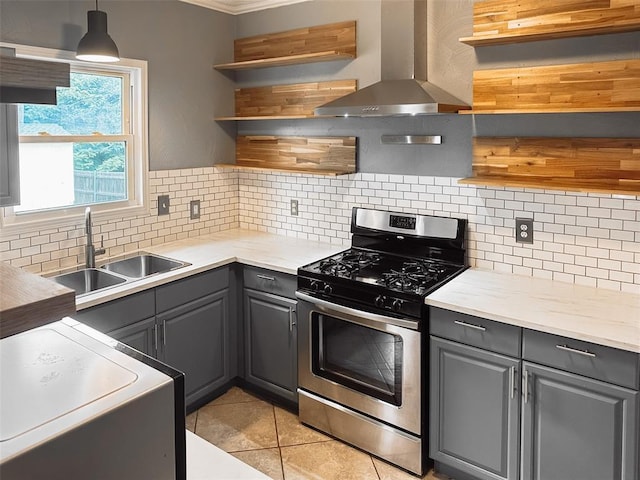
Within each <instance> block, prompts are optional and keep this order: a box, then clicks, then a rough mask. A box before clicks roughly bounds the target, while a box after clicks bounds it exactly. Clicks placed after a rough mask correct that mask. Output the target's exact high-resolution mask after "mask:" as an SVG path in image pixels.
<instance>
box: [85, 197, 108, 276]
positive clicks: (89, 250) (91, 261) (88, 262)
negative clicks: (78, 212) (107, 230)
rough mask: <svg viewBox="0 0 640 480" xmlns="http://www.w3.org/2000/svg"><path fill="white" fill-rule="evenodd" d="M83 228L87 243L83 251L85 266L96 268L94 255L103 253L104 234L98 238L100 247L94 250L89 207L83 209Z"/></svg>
mask: <svg viewBox="0 0 640 480" xmlns="http://www.w3.org/2000/svg"><path fill="white" fill-rule="evenodd" d="M84 228H85V230H86V233H87V245H86V247H85V252H84V253H85V255H84V258H85V262H84V263H85V267H86V268H96V255H103V254H104V253H105V249H104V235H103V236H102V238H101V239H100V248H99V249H98V250H96V247H95V246H94V245H93V234H92V232H91V207H87V209H86V210H85V211H84Z"/></svg>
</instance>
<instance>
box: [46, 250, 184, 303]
mask: <svg viewBox="0 0 640 480" xmlns="http://www.w3.org/2000/svg"><path fill="white" fill-rule="evenodd" d="M187 265H190V264H189V263H186V262H181V261H179V260H174V259H172V258H167V257H161V256H159V255H153V254H151V253H142V252H141V253H138V254H136V255H135V256H131V257H128V258H124V259H122V260H114V261H112V262H108V263H105V264H104V265H102V266H101V267H100V268H84V269H82V270H76V271H74V272H70V273H63V274H61V275H56V276H54V277H51V280H53V281H54V282H57V283H59V284H61V285H64V286H65V287H68V288H70V289H72V290H75V292H76V296H77V295H84V294H88V293H93V292H95V291H98V290H102V289H104V288H109V287H115V286H116V285H121V284H123V283H126V282H131V281H135V280H140V279H142V278H145V277H149V276H151V275H155V274H159V273H165V272H169V271H171V270H175V269H177V268H181V267H185V266H187Z"/></svg>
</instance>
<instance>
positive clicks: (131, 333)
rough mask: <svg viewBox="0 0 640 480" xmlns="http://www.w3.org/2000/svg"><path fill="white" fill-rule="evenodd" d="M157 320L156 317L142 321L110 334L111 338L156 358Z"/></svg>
mask: <svg viewBox="0 0 640 480" xmlns="http://www.w3.org/2000/svg"><path fill="white" fill-rule="evenodd" d="M155 332H156V319H155V318H154V317H151V318H147V319H145V320H140V321H138V322H136V323H134V324H133V325H128V326H126V327H123V328H120V329H118V330H114V331H112V332H109V336H110V337H112V338H115V339H116V340H118V341H119V342H122V343H124V344H126V345H129V346H130V347H132V348H135V349H136V350H138V351H139V352H142V353H144V354H146V355H149V356H150V357H155V351H156V346H155V338H154V334H155Z"/></svg>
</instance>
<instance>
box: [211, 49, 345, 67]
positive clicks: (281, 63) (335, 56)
mask: <svg viewBox="0 0 640 480" xmlns="http://www.w3.org/2000/svg"><path fill="white" fill-rule="evenodd" d="M351 58H354V57H353V55H351V54H347V53H343V52H337V51H335V50H333V51H328V52H318V53H303V54H300V55H289V56H286V57H279V58H264V59H261V60H250V61H247V62H233V63H221V64H219V65H214V68H215V69H217V70H252V69H255V68H267V67H285V66H287V65H300V64H304V63H317V62H331V61H333V60H346V59H351Z"/></svg>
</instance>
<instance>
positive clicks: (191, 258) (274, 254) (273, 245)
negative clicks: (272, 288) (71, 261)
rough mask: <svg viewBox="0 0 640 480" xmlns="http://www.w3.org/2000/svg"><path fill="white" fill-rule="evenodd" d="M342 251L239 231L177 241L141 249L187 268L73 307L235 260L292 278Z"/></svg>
mask: <svg viewBox="0 0 640 480" xmlns="http://www.w3.org/2000/svg"><path fill="white" fill-rule="evenodd" d="M345 248H346V247H345V246H344V245H332V244H328V243H321V242H313V241H309V240H300V239H297V238H292V237H284V236H281V235H274V234H270V233H264V232H256V231H252V230H240V229H234V230H225V231H223V232H218V233H212V234H210V235H204V236H200V237H193V238H188V239H185V240H178V241H176V242H171V243H167V244H165V245H162V246H156V247H149V248H145V249H144V251H146V252H150V253H155V254H158V255H163V256H166V257H170V258H173V259H176V260H181V261H183V262H188V263H190V264H191V265H189V266H186V267H182V268H180V269H177V270H173V271H171V272H167V273H162V274H158V275H152V276H150V277H147V278H143V279H140V280H135V281H132V282H127V283H125V284H122V285H118V286H116V287H111V288H107V289H104V290H100V291H98V292H95V293H92V294H88V295H83V296H81V297H79V298H77V299H76V308H77V309H78V310H82V309H84V308H88V307H91V306H94V305H97V304H100V303H104V302H108V301H110V300H115V299H116V298H120V297H123V296H126V295H130V294H132V293H136V292H139V291H142V290H146V289H148V288H152V287H156V286H158V285H162V284H164V283H168V282H172V281H174V280H179V279H181V278H185V277H188V276H190V275H193V274H196V273H200V272H204V271H206V270H210V269H212V268H215V267H220V266H222V265H227V264H230V263H233V262H236V261H237V262H240V263H243V264H245V265H252V266H256V267H263V268H268V269H270V270H275V271H278V272H284V273H290V274H292V275H295V274H296V273H297V269H298V267H300V266H302V265H306V264H307V263H311V262H314V261H316V260H319V259H321V258H324V257H327V256H329V255H332V254H334V253H337V252H340V251H342V250H344V249H345ZM99 260H100V261H99V262H98V264H100V263H105V261H106V259H99Z"/></svg>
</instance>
